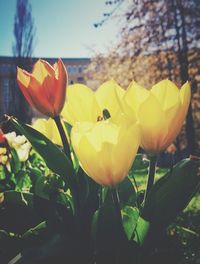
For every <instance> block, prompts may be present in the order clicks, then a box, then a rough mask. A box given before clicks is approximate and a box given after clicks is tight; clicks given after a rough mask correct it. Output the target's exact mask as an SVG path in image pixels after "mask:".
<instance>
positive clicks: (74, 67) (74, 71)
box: [73, 65, 77, 74]
mask: <svg viewBox="0 0 200 264" xmlns="http://www.w3.org/2000/svg"><path fill="white" fill-rule="evenodd" d="M76 72H77V68H76V66H75V65H74V66H73V73H74V74H75V73H76Z"/></svg>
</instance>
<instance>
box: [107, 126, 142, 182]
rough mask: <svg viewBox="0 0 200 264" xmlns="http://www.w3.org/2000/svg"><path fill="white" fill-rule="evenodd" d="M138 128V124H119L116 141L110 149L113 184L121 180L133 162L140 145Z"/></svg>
mask: <svg viewBox="0 0 200 264" xmlns="http://www.w3.org/2000/svg"><path fill="white" fill-rule="evenodd" d="M140 140H141V138H140V129H139V125H138V124H131V125H130V123H129V126H123V125H122V126H121V127H120V131H119V137H118V143H117V145H116V146H115V148H114V149H113V151H112V155H111V156H112V167H113V175H114V177H113V178H114V180H115V181H114V185H115V184H117V183H119V182H121V181H122V180H123V179H124V177H125V176H127V175H128V171H129V169H130V167H131V165H132V163H133V160H134V158H135V155H136V153H137V150H138V147H139V145H140Z"/></svg>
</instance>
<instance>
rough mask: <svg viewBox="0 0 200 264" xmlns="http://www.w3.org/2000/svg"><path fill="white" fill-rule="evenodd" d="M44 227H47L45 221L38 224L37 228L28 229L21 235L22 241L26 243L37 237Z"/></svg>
mask: <svg viewBox="0 0 200 264" xmlns="http://www.w3.org/2000/svg"><path fill="white" fill-rule="evenodd" d="M46 227H47V223H46V222H45V221H43V222H41V223H40V224H38V225H37V226H35V227H33V228H30V229H29V230H28V231H26V232H25V233H24V234H23V235H22V239H23V240H26V241H27V240H28V239H31V238H33V237H34V236H38V235H39V234H40V232H42V231H43V230H44V229H45V228H46Z"/></svg>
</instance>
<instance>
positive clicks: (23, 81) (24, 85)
mask: <svg viewBox="0 0 200 264" xmlns="http://www.w3.org/2000/svg"><path fill="white" fill-rule="evenodd" d="M17 80H18V84H19V87H20V89H21V91H22V93H23V95H24V97H25V98H26V100H27V101H28V103H29V104H30V105H31V106H32V107H33V106H34V104H33V101H32V98H31V96H30V95H29V93H28V85H29V83H30V74H29V73H28V72H27V71H24V70H22V69H21V68H19V67H17Z"/></svg>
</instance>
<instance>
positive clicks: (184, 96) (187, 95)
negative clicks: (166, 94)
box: [180, 82, 191, 112]
mask: <svg viewBox="0 0 200 264" xmlns="http://www.w3.org/2000/svg"><path fill="white" fill-rule="evenodd" d="M180 99H181V103H182V106H181V107H182V109H185V111H186V112H187V110H188V106H189V104H190V100H191V87H190V84H189V82H186V83H185V84H183V86H182V87H181V89H180Z"/></svg>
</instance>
